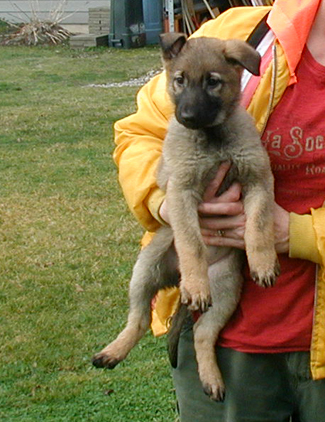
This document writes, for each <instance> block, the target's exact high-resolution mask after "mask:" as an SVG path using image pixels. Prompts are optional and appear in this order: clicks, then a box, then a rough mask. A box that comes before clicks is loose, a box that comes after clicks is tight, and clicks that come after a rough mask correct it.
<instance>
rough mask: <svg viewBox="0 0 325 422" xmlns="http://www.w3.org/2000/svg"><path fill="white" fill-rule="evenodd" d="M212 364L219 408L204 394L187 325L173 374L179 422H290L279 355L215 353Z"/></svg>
mask: <svg viewBox="0 0 325 422" xmlns="http://www.w3.org/2000/svg"><path fill="white" fill-rule="evenodd" d="M281 356H282V357H281ZM217 360H218V363H219V366H220V368H221V373H222V375H223V377H224V380H225V383H226V398H225V402H224V403H220V402H214V401H212V400H210V399H209V398H208V397H207V396H206V395H205V394H204V393H203V389H202V384H201V381H200V379H199V376H198V373H197V364H196V359H195V352H194V347H193V333H192V329H191V326H188V327H187V328H186V329H185V330H183V332H182V335H181V339H180V344H179V353H178V367H177V369H175V370H173V379H174V385H175V389H176V396H177V401H178V406H179V412H180V421H181V422H253V421H254V422H289V421H290V415H291V414H292V413H293V398H292V391H291V389H290V383H289V381H288V370H287V367H286V361H285V359H284V356H283V355H275V354H247V353H240V352H236V351H234V350H231V349H225V348H218V350H217ZM324 422H325V421H324Z"/></svg>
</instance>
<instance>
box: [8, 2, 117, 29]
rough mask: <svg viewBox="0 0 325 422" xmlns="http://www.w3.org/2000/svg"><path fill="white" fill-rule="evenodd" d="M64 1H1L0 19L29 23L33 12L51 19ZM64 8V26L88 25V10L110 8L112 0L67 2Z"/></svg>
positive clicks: (43, 17)
mask: <svg viewBox="0 0 325 422" xmlns="http://www.w3.org/2000/svg"><path fill="white" fill-rule="evenodd" d="M63 1H64V0H11V1H9V0H0V18H2V19H6V20H7V21H9V22H15V23H18V22H28V20H29V19H30V18H31V16H32V10H33V8H34V9H35V12H36V13H37V15H38V16H39V17H40V18H41V19H47V18H49V17H50V14H51V12H53V11H55V10H56V8H57V7H58V6H59V5H60V4H61V3H62V2H63ZM65 3H66V5H65V7H64V14H63V17H64V18H65V19H63V20H62V24H64V26H67V25H69V26H70V25H74V26H76V25H77V26H79V25H88V9H89V8H93V7H109V5H110V0H67V1H66V2H65Z"/></svg>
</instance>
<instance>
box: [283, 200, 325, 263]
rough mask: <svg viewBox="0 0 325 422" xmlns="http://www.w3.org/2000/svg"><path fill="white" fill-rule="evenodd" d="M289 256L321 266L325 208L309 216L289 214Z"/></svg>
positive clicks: (323, 252) (324, 234)
mask: <svg viewBox="0 0 325 422" xmlns="http://www.w3.org/2000/svg"><path fill="white" fill-rule="evenodd" d="M289 239H290V241H289V242H290V246H289V256H290V257H291V258H300V259H307V260H309V261H312V262H315V263H316V264H322V262H323V261H324V260H325V208H319V209H317V210H314V209H312V210H311V214H310V215H309V214H305V215H298V214H295V213H290V227H289Z"/></svg>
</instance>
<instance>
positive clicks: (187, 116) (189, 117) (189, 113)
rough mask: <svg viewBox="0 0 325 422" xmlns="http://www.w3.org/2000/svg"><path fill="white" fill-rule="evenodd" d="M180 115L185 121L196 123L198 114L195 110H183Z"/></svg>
mask: <svg viewBox="0 0 325 422" xmlns="http://www.w3.org/2000/svg"><path fill="white" fill-rule="evenodd" d="M180 117H181V119H182V120H183V121H184V123H195V122H196V119H197V115H196V113H195V112H194V111H193V110H182V112H181V116H180Z"/></svg>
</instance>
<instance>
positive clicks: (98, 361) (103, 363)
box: [91, 352, 121, 369]
mask: <svg viewBox="0 0 325 422" xmlns="http://www.w3.org/2000/svg"><path fill="white" fill-rule="evenodd" d="M91 361H92V364H93V365H94V366H95V367H96V368H107V369H114V368H115V366H116V365H117V364H118V363H120V362H121V360H120V359H117V358H114V357H113V356H110V355H108V354H106V353H102V352H100V353H97V354H96V355H94V356H93V357H92V359H91Z"/></svg>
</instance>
